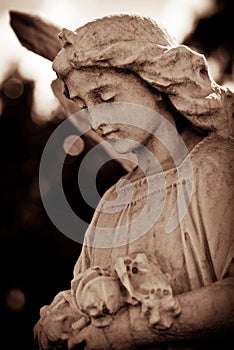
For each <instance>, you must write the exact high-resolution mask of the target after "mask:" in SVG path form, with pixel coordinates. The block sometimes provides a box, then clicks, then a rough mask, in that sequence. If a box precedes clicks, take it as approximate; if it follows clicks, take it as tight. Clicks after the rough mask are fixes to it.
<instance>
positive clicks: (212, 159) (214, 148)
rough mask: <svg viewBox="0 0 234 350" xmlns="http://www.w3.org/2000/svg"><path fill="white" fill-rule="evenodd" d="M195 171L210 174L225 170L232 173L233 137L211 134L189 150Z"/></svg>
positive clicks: (233, 157) (233, 156)
mask: <svg viewBox="0 0 234 350" xmlns="http://www.w3.org/2000/svg"><path fill="white" fill-rule="evenodd" d="M191 159H192V163H193V167H194V170H195V172H203V173H206V172H208V173H209V174H210V175H212V174H214V175H215V173H217V172H218V173H221V172H225V173H228V172H230V174H231V173H232V175H233V160H234V139H232V138H222V137H220V136H217V135H211V136H209V137H207V138H206V139H204V140H202V141H201V142H200V144H198V147H195V149H194V151H192V152H191Z"/></svg>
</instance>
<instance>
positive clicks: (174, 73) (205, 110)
mask: <svg viewBox="0 0 234 350" xmlns="http://www.w3.org/2000/svg"><path fill="white" fill-rule="evenodd" d="M59 37H60V39H61V40H62V42H63V49H62V50H61V51H60V52H59V53H58V55H57V56H56V58H55V60H54V62H53V69H54V70H55V71H56V72H57V74H58V76H59V77H60V78H64V77H65V76H66V75H67V74H68V73H69V72H70V71H71V70H73V69H80V68H84V67H94V68H95V67H96V68H98V67H100V68H103V67H106V68H110V67H112V68H113V67H115V68H120V69H121V68H122V69H127V70H129V71H132V72H134V73H136V74H137V75H139V76H140V77H141V78H142V79H143V80H145V81H146V82H147V83H148V84H150V85H151V86H153V87H154V88H156V89H157V90H159V91H161V92H163V93H165V94H167V95H168V97H169V99H170V101H171V102H172V104H173V105H174V106H175V108H176V109H177V110H178V111H179V112H180V113H181V114H183V115H184V116H185V117H186V118H187V119H188V120H189V121H190V122H191V123H192V124H193V125H194V126H196V127H199V128H201V129H204V130H208V131H214V132H217V133H219V134H221V135H222V136H230V134H231V130H232V111H231V108H230V106H231V107H233V105H232V104H233V95H234V94H233V93H232V92H231V91H230V90H228V89H227V88H224V87H221V86H219V85H218V84H217V83H215V82H214V80H213V79H212V78H211V76H210V74H209V71H208V66H207V61H206V59H205V57H204V55H201V54H199V53H197V52H195V51H193V50H191V49H190V48H189V47H187V46H185V45H179V44H178V43H177V42H176V40H175V39H174V38H173V37H172V36H171V35H170V34H169V33H168V32H167V31H166V30H165V29H164V28H163V27H162V26H161V25H159V24H157V23H156V22H154V21H153V20H151V19H149V18H146V17H140V16H135V15H134V16H130V15H125V14H124V15H112V16H107V17H103V18H99V19H97V20H95V21H92V22H89V23H87V24H86V25H84V26H82V27H80V28H78V29H76V30H75V32H73V31H70V30H68V29H63V30H62V32H61V33H60V35H59Z"/></svg>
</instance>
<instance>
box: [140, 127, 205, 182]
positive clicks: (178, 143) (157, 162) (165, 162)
mask: <svg viewBox="0 0 234 350" xmlns="http://www.w3.org/2000/svg"><path fill="white" fill-rule="evenodd" d="M164 134H165V135H164V137H163V143H164V144H163V143H162V142H161V141H160V140H159V139H158V138H156V137H152V136H151V137H150V138H149V140H148V141H147V142H146V143H145V146H144V147H142V146H140V147H139V148H138V149H137V150H136V152H135V154H136V156H137V160H138V164H139V166H138V167H137V170H136V172H135V175H134V176H135V177H136V178H140V177H143V176H149V175H153V174H156V173H159V172H162V171H166V170H169V169H172V168H175V167H176V164H175V160H174V158H175V157H173V156H172V155H171V153H170V152H169V150H168V148H170V150H171V147H172V151H173V154H175V155H177V156H178V157H179V160H180V161H181V162H182V161H183V159H184V158H185V157H186V156H187V155H188V154H189V152H190V151H191V150H192V149H193V147H194V146H195V145H196V144H197V143H198V142H199V141H200V140H201V139H202V136H200V135H198V134H197V133H196V132H195V131H194V130H192V129H188V130H185V131H184V132H183V133H182V134H181V135H178V134H177V137H175V138H173V142H171V139H170V137H171V135H170V133H169V132H168V133H167V130H166V131H165V130H164ZM160 139H161V138H160ZM181 139H182V140H181ZM168 145H169V147H167V146H168ZM149 151H150V152H149ZM176 159H178V158H177V157H176ZM177 165H179V164H178V163H177Z"/></svg>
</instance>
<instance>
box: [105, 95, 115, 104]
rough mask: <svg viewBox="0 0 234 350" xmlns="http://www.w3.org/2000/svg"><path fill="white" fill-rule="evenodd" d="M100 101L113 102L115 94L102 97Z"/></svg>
mask: <svg viewBox="0 0 234 350" xmlns="http://www.w3.org/2000/svg"><path fill="white" fill-rule="evenodd" d="M102 101H103V102H108V103H110V102H115V96H112V97H109V98H103V97H102Z"/></svg>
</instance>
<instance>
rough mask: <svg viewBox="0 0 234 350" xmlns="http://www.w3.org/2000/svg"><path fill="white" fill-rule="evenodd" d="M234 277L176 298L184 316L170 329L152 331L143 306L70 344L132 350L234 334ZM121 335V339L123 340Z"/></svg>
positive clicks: (121, 313) (123, 312) (125, 311)
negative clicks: (145, 346) (152, 345)
mask: <svg viewBox="0 0 234 350" xmlns="http://www.w3.org/2000/svg"><path fill="white" fill-rule="evenodd" d="M233 288H234V277H229V278H225V279H223V280H222V281H218V282H215V283H213V284H211V285H209V286H207V287H202V288H198V289H195V290H193V291H190V292H187V293H183V294H180V295H178V296H176V298H177V299H178V301H179V303H180V305H181V310H182V312H181V314H180V315H179V316H178V318H176V319H175V320H174V323H173V325H172V326H171V327H170V328H169V329H166V330H165V329H164V330H158V329H153V328H150V327H149V324H148V320H147V318H146V316H143V314H142V312H141V307H140V305H137V306H128V307H125V308H122V309H121V310H120V311H119V313H118V314H117V315H116V317H115V318H114V320H113V321H112V323H111V324H110V325H109V326H108V327H105V328H96V327H94V326H92V325H89V326H88V327H86V328H84V329H83V330H82V331H81V332H80V333H78V334H77V335H75V336H74V337H73V338H71V339H70V340H69V342H68V345H69V349H72V347H73V346H74V345H76V344H79V343H81V342H83V341H86V343H87V348H88V349H98V348H99V349H100V348H102V349H109V348H110V346H112V347H111V348H113V349H128V348H132V346H134V347H136V346H144V345H146V344H148V345H149V344H156V343H165V342H170V341H173V342H175V341H179V340H187V339H191V340H192V339H196V340H197V339H199V338H200V339H203V338H204V337H205V338H212V337H215V336H218V335H222V334H223V333H226V332H231V331H233V330H234V293H233V290H234V289H233ZM120 335H121V336H120Z"/></svg>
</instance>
